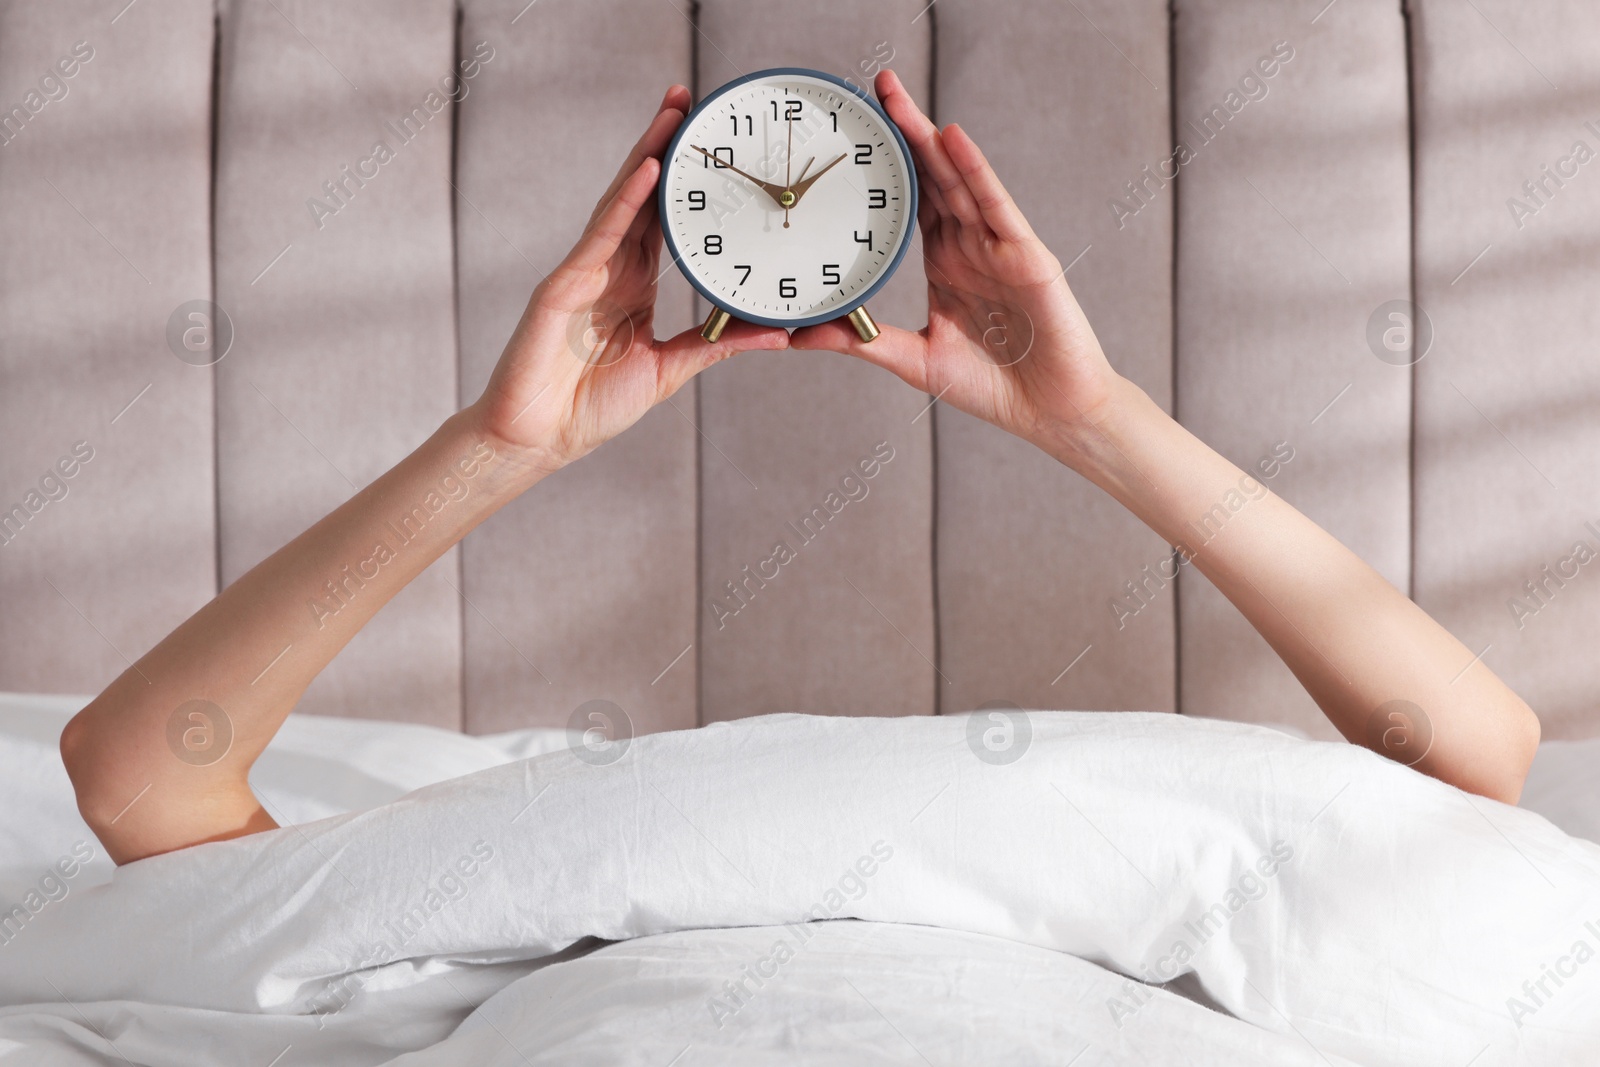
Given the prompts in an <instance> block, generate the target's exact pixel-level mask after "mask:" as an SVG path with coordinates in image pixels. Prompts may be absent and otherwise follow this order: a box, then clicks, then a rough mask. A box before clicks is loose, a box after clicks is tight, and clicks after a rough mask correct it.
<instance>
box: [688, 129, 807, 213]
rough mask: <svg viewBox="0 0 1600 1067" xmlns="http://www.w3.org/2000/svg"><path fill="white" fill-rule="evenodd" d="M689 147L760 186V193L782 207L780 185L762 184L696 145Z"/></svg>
mask: <svg viewBox="0 0 1600 1067" xmlns="http://www.w3.org/2000/svg"><path fill="white" fill-rule="evenodd" d="M689 147H690V148H692V149H694V150H695V151H696V152H699V153H700V154H701V155H702V156H705V157H706V158H707V159H709V160H711V161H712V162H713V163H715V164H716V165H717V166H719V167H726V168H727V169H728V170H731V171H733V172H734V173H735V174H737V175H738V176H739V177H741V178H743V179H744V180H745V181H747V182H753V183H754V184H756V185H758V186H760V187H761V191H762V192H764V193H766V194H767V195H768V196H770V197H772V202H773V203H774V204H777V205H778V206H779V207H782V206H783V203H782V202H781V201H780V200H779V199H778V198H779V197H781V196H782V195H783V193H784V188H783V186H781V185H773V184H772V183H771V182H764V181H762V180H761V179H760V178H757V177H756V176H755V175H753V174H746V173H745V172H744V171H742V170H740V169H739V168H738V167H736V166H734V165H733V164H732V163H724V162H723V161H722V160H720V159H718V158H717V157H716V156H715V155H713V154H712V153H710V152H707V151H706V150H705V149H704V148H701V147H700V146H699V145H697V144H692V145H690V146H689Z"/></svg>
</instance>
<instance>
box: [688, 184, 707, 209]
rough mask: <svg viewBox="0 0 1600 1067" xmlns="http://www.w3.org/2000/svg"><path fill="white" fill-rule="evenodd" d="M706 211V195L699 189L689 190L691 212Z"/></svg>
mask: <svg viewBox="0 0 1600 1067" xmlns="http://www.w3.org/2000/svg"><path fill="white" fill-rule="evenodd" d="M705 209H706V194H705V193H703V192H701V191H700V190H699V189H691V190H689V210H690V211H704V210H705Z"/></svg>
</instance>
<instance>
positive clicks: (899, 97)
mask: <svg viewBox="0 0 1600 1067" xmlns="http://www.w3.org/2000/svg"><path fill="white" fill-rule="evenodd" d="M876 88H877V90H878V100H879V101H880V102H881V103H882V104H883V107H884V110H885V111H887V112H888V113H889V117H890V118H892V119H894V122H895V125H896V126H899V127H900V132H901V133H902V134H904V135H905V139H906V143H907V144H909V145H910V146H911V151H912V153H913V154H914V155H915V156H916V157H917V162H918V163H920V164H921V166H922V172H923V173H924V174H925V175H926V176H927V177H928V178H931V179H933V180H932V182H931V186H932V188H931V189H930V190H929V194H935V195H934V204H935V206H936V207H939V208H940V209H941V214H946V215H953V216H954V217H955V218H956V219H958V220H960V221H961V222H962V223H964V224H965V225H968V226H976V225H979V224H982V223H983V213H982V212H980V211H979V210H978V203H977V201H976V200H975V199H973V196H972V191H971V190H969V189H968V188H967V182H966V179H965V178H963V177H962V176H961V171H960V170H958V169H957V168H956V165H955V163H953V162H952V161H951V159H950V155H949V153H948V152H947V151H946V150H945V146H944V140H943V138H942V137H941V135H940V133H939V128H938V127H937V126H935V125H934V124H933V121H932V120H931V119H929V118H928V116H926V115H924V114H923V113H922V111H921V109H920V108H918V107H917V105H916V102H915V101H913V100H912V99H911V94H910V93H908V92H906V89H905V86H904V85H902V84H901V82H900V79H899V77H898V76H896V75H895V73H894V72H893V71H891V70H885V71H882V72H880V73H879V74H878V80H877V83H876ZM924 184H925V185H928V184H930V183H928V182H924ZM929 194H925V195H929Z"/></svg>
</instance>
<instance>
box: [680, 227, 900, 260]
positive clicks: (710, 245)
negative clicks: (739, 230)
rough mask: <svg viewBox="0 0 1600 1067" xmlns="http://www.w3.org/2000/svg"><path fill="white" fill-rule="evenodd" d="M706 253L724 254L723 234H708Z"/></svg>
mask: <svg viewBox="0 0 1600 1067" xmlns="http://www.w3.org/2000/svg"><path fill="white" fill-rule="evenodd" d="M867 236H868V237H871V236H872V233H871V232H870V231H868V233H867ZM867 247H869V248H870V247H872V246H871V245H868V246H867ZM706 255H708V256H720V255H722V234H720V233H708V234H706Z"/></svg>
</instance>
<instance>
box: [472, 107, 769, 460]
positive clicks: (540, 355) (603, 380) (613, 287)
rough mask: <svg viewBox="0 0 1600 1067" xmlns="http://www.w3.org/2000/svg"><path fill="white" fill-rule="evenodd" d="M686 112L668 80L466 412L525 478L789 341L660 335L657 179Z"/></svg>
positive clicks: (737, 328) (728, 334)
mask: <svg viewBox="0 0 1600 1067" xmlns="http://www.w3.org/2000/svg"><path fill="white" fill-rule="evenodd" d="M688 110H689V90H688V89H686V88H684V87H683V86H681V85H674V86H673V87H672V88H670V89H668V90H667V93H666V96H664V97H663V98H662V100H661V104H660V107H658V108H657V110H656V114H655V117H654V118H653V119H652V120H651V122H650V125H649V127H648V128H646V130H645V132H644V134H643V135H642V136H641V137H640V138H639V142H638V143H637V144H636V145H634V147H633V151H632V152H631V153H629V155H628V158H627V159H626V160H624V161H623V163H622V168H621V169H620V170H619V171H618V172H617V176H616V178H614V179H613V180H612V182H611V187H610V188H609V189H607V190H606V191H605V193H604V195H602V196H601V197H600V202H599V203H598V204H596V205H595V209H594V213H593V214H592V215H591V216H590V217H589V222H588V225H587V226H586V227H585V228H584V231H583V234H582V235H581V236H580V237H579V238H578V241H577V243H576V245H574V246H573V249H572V251H571V252H570V253H568V255H567V257H566V259H564V260H562V261H561V264H560V265H559V266H557V267H556V268H555V269H554V270H552V271H551V272H550V275H549V277H547V278H545V280H544V281H542V282H540V283H539V285H538V287H537V288H535V289H534V291H533V296H532V297H531V298H530V299H529V301H528V306H527V309H526V310H525V311H524V312H523V315H522V321H521V322H519V323H518V324H517V328H516V331H515V332H514V333H513V334H512V336H511V340H510V341H508V342H507V343H506V348H505V352H504V353H503V354H502V355H501V357H500V362H499V364H498V365H497V366H496V367H495V370H494V373H493V374H492V375H491V376H490V379H489V384H488V387H487V388H486V389H485V390H484V393H483V396H482V397H481V398H480V399H479V400H478V401H477V402H476V403H475V404H473V405H472V406H471V408H470V409H469V415H470V416H471V417H472V418H473V419H474V420H475V423H476V425H477V426H478V428H479V429H480V431H481V432H482V433H483V434H484V435H486V436H487V437H488V438H490V439H491V440H493V441H494V442H495V443H496V446H497V451H502V452H504V453H505V454H506V456H507V458H508V459H509V460H510V461H511V463H512V464H513V465H514V467H516V468H518V469H519V470H520V471H522V473H523V480H524V481H525V482H527V483H528V484H531V482H532V481H533V480H535V479H537V478H538V477H541V476H543V475H545V474H549V473H551V472H552V471H555V470H557V469H559V468H560V467H563V466H565V465H567V464H568V463H571V462H573V461H574V460H576V459H578V458H580V457H581V456H583V455H585V454H587V453H588V452H590V451H591V450H593V449H595V448H596V447H598V446H599V445H601V444H603V443H604V442H605V441H607V440H609V439H610V438H612V437H615V436H616V435H617V434H619V433H621V432H622V431H623V430H626V429H627V428H628V427H629V426H631V425H633V424H634V423H635V422H637V421H638V420H639V419H640V418H641V417H642V416H643V415H644V414H645V412H647V411H649V410H650V408H651V407H653V406H654V405H656V404H658V403H660V402H661V401H663V400H665V399H667V398H668V397H670V396H671V395H672V394H673V393H675V392H677V391H678V390H679V389H680V388H682V387H683V386H684V384H685V383H687V382H688V381H689V379H691V378H693V377H694V376H695V375H696V374H698V373H699V372H700V371H702V370H704V369H705V368H706V367H709V366H710V365H711V364H713V363H715V362H717V361H718V360H721V359H726V358H727V357H728V356H731V355H733V354H734V353H736V352H743V351H750V350H754V349H783V348H786V347H788V344H789V336H788V334H787V333H786V332H785V331H784V330H782V329H781V328H778V327H772V326H757V325H754V324H751V323H743V322H736V323H733V324H732V325H730V326H729V327H728V328H727V330H725V331H724V332H723V334H722V337H721V338H720V339H719V340H718V341H717V343H716V344H708V343H707V342H706V341H704V340H703V339H702V338H701V336H700V328H699V327H698V326H692V327H690V328H688V329H686V330H684V331H682V332H681V333H679V334H677V335H676V336H674V337H671V338H667V339H664V340H657V339H656V336H655V305H656V286H657V283H658V282H659V281H660V279H661V276H662V274H663V271H662V268H661V245H662V237H661V219H660V217H659V214H658V212H657V208H656V196H655V194H656V183H657V182H658V181H659V180H660V175H661V157H662V154H663V153H664V152H665V151H666V148H667V145H668V143H669V142H670V141H671V140H672V135H673V134H674V133H675V132H677V129H678V127H679V126H680V125H681V124H682V123H683V119H684V115H685V114H686V113H687V112H688Z"/></svg>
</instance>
